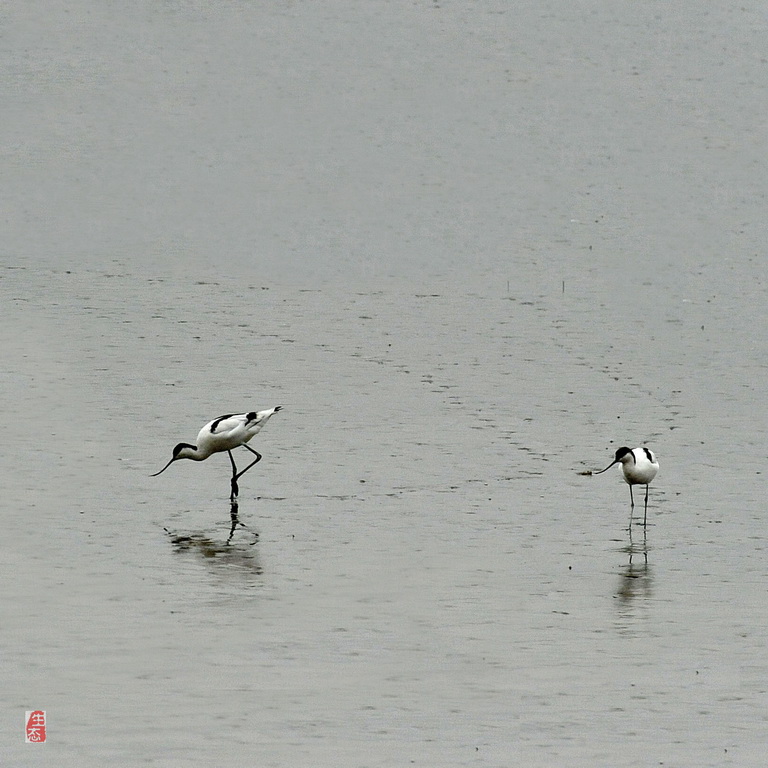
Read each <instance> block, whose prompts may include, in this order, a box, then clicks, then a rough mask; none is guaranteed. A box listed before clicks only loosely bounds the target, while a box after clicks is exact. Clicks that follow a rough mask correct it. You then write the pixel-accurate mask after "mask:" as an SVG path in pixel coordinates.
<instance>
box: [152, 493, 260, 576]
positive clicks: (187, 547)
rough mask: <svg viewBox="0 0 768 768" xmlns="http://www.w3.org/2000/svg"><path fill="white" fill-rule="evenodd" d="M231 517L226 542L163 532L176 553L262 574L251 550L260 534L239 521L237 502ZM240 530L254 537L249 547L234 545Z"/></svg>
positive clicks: (205, 537)
mask: <svg viewBox="0 0 768 768" xmlns="http://www.w3.org/2000/svg"><path fill="white" fill-rule="evenodd" d="M229 515H230V527H229V536H228V537H227V540H226V541H224V542H222V541H215V540H214V539H212V538H211V537H210V536H207V535H206V534H204V533H189V534H179V533H174V532H173V531H170V530H168V528H164V529H163V530H164V531H165V532H166V533H167V534H168V535H169V536H170V537H171V543H172V544H173V546H174V549H175V550H176V552H179V553H182V552H185V553H193V554H195V555H198V556H199V557H200V558H201V559H203V560H205V561H207V562H210V561H212V560H213V561H216V562H219V563H221V564H227V565H236V566H240V567H243V568H247V569H248V570H250V571H252V572H254V573H256V574H261V573H262V567H261V565H260V564H259V562H258V559H257V555H256V554H255V553H256V550H253V549H251V547H252V546H253V545H254V544H255V543H256V542H257V541H258V540H259V534H258V533H257V532H256V531H254V530H253V529H252V528H250V527H249V526H247V525H246V524H245V523H244V522H242V521H241V520H240V519H239V517H238V505H237V502H232V503H231V506H230V512H229ZM238 528H242V529H244V530H245V531H246V532H247V533H248V534H250V535H251V536H252V537H253V540H252V541H250V542H248V546H247V547H242V546H240V547H238V546H233V545H232V539H233V537H234V535H235V533H236V531H237V529H238Z"/></svg>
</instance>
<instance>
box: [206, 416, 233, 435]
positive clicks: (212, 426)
mask: <svg viewBox="0 0 768 768" xmlns="http://www.w3.org/2000/svg"><path fill="white" fill-rule="evenodd" d="M234 415H235V414H234V413H226V414H224V416H219V418H218V419H214V420H213V422H211V432H215V431H216V427H218V426H219V423H220V422H222V421H224V420H225V419H231V418H232V417H233V416H234Z"/></svg>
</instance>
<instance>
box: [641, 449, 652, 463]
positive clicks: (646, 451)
mask: <svg viewBox="0 0 768 768" xmlns="http://www.w3.org/2000/svg"><path fill="white" fill-rule="evenodd" d="M643 450H644V451H645V455H646V456H647V457H648V461H650V462H651V464H653V456H652V455H651V452H650V451H649V450H648V449H647V448H643Z"/></svg>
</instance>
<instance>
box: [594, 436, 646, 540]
mask: <svg viewBox="0 0 768 768" xmlns="http://www.w3.org/2000/svg"><path fill="white" fill-rule="evenodd" d="M614 464H621V471H622V472H623V473H624V481H625V482H626V483H627V485H629V499H630V502H631V504H632V506H631V507H630V510H629V523H630V525H631V524H632V510H633V509H634V508H635V498H634V495H633V494H632V486H633V485H644V486H645V514H644V515H643V525H646V523H647V518H648V486H649V485H650V482H651V480H653V478H654V477H656V473H657V472H658V471H659V462H658V461H657V459H656V456H654V454H653V451H651V450H649V449H648V448H645V447H643V448H631V449H630V448H626V447H622V448H619V449H618V450H617V451H616V455H615V456H614V459H613V461H612V462H611V463H610V464H609V465H608V466H607V467H606V468H605V469H601V470H600V471H599V472H595V473H594V474H596V475H601V474H602V473H603V472H607V471H608V470H609V469H610V468H611V467H612V466H613V465H614Z"/></svg>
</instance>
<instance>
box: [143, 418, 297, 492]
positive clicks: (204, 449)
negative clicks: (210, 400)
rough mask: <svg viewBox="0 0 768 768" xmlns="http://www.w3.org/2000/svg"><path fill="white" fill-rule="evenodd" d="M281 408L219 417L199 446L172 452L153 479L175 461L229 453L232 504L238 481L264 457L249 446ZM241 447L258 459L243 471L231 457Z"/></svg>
mask: <svg viewBox="0 0 768 768" xmlns="http://www.w3.org/2000/svg"><path fill="white" fill-rule="evenodd" d="M281 409H282V406H281V405H277V406H275V407H274V408H269V409H268V410H266V411H251V412H250V413H238V414H232V413H228V414H226V415H225V416H219V418H218V419H214V420H213V421H209V422H208V423H207V424H206V425H205V426H204V427H203V428H202V429H201V430H200V434H199V435H198V436H197V445H190V444H189V443H179V444H178V445H177V446H176V447H175V448H174V449H173V457H172V458H171V460H170V461H169V462H168V463H167V464H166V465H165V466H164V467H163V468H162V469H161V470H160V472H155V474H154V475H150V477H157V476H158V475H159V474H161V473H162V472H165V470H166V469H168V467H170V466H171V464H173V462H174V461H178V460H179V459H192V461H205V460H206V459H207V458H208V457H209V456H210V455H211V454H214V453H221V452H223V451H226V452H227V453H228V454H229V460H230V462H231V463H232V481H231V486H232V493H231V494H230V497H229V498H230V501H232V502H233V503H234V502H235V500H236V499H237V494H238V491H239V489H238V486H237V481H238V479H239V478H241V477H242V476H243V475H244V474H245V473H246V472H247V471H248V470H249V469H250V468H251V467H252V466H253V465H254V464H256V462H258V461H261V454H260V453H259V452H258V451H255V450H254V449H253V448H251V447H250V446H249V445H246V443H247V442H248V441H249V440H250V439H251V438H252V437H253V436H254V435H255V434H256V433H257V432H259V431H260V430H261V428H262V427H263V426H264V425H265V424H266V423H267V421H268V420H269V417H270V416H272V414H273V413H277V412H278V411H279V410H281ZM240 445H242V446H243V448H247V449H248V450H249V451H250V452H251V453H252V454H254V455H255V456H256V458H255V459H254V460H253V461H252V462H251V463H250V464H249V465H248V466H247V467H246V468H245V469H243V470H241V471H240V472H238V471H237V467H236V466H235V460H234V458H233V457H232V449H233V448H237V447H238V446H240Z"/></svg>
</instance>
